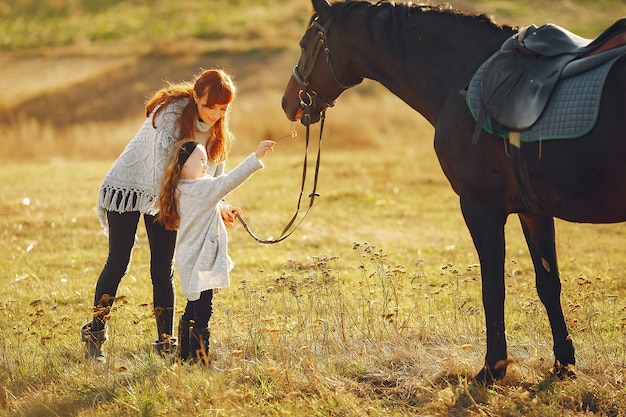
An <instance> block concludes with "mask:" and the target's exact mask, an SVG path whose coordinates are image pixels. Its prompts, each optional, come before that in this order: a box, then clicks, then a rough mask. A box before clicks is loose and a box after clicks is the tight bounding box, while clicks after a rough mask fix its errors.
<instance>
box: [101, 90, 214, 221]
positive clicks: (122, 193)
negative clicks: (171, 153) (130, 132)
mask: <svg viewBox="0 0 626 417" xmlns="http://www.w3.org/2000/svg"><path fill="white" fill-rule="evenodd" d="M187 102H188V99H186V98H183V99H179V100H175V101H173V102H172V103H170V104H169V105H168V106H167V108H165V109H164V110H163V111H161V112H160V113H159V115H158V116H157V117H156V119H155V123H154V125H155V126H156V129H155V128H154V127H153V125H152V120H153V115H154V112H153V113H152V114H151V115H150V116H149V117H147V118H146V120H145V122H144V123H143V125H142V126H141V128H140V129H139V131H138V132H137V133H136V134H135V137H134V138H133V139H132V140H131V141H130V142H129V143H128V145H127V146H126V149H124V151H123V152H122V154H121V155H120V156H119V157H118V158H117V160H116V161H115V162H114V163H113V165H112V166H111V169H110V170H109V172H108V174H107V175H106V177H105V178H104V180H103V181H102V184H101V186H100V192H99V196H98V210H97V213H98V218H99V220H100V224H101V225H102V227H103V228H104V231H105V233H108V228H109V227H108V222H107V216H106V212H107V210H108V211H116V212H118V213H125V212H130V211H139V212H140V213H143V214H150V215H155V214H156V213H157V212H158V211H159V207H158V195H159V191H160V186H161V177H162V175H163V171H164V169H165V164H166V161H167V154H168V149H169V147H170V145H171V144H172V143H174V142H175V141H176V140H178V139H180V123H179V119H180V116H181V114H182V111H183V108H184V107H185V105H186V104H187ZM209 129H210V126H208V125H206V124H204V123H202V122H198V123H197V124H196V128H195V131H194V134H195V136H196V137H195V139H196V140H197V141H199V142H200V143H205V142H206V139H207V138H208V135H209V133H210V132H209ZM209 172H210V173H211V174H212V175H220V174H222V173H223V172H224V165H223V164H218V165H211V164H209Z"/></svg>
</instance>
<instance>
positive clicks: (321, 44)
mask: <svg viewBox="0 0 626 417" xmlns="http://www.w3.org/2000/svg"><path fill="white" fill-rule="evenodd" d="M318 19H319V17H316V18H315V19H314V20H313V23H312V26H315V27H316V28H317V29H318V33H317V40H316V45H315V49H314V50H313V53H312V54H311V56H312V58H313V59H312V60H311V61H310V62H311V63H310V64H309V66H308V69H306V70H305V71H304V75H301V74H300V69H299V68H298V65H296V66H295V67H293V76H294V78H295V79H296V81H297V82H298V84H300V86H301V87H302V89H301V90H300V91H299V92H298V98H299V99H300V107H301V108H302V109H303V113H302V118H303V120H302V122H301V123H302V124H303V125H305V126H306V139H305V151H304V164H303V167H302V183H301V186H300V196H299V197H298V205H297V207H296V212H295V213H294V215H293V217H292V218H291V220H290V221H289V222H288V223H287V226H285V228H284V229H283V231H282V232H281V234H280V236H279V237H278V238H276V239H261V238H259V237H257V236H256V235H255V234H254V233H253V232H252V230H250V227H249V226H248V224H247V223H246V222H245V220H244V219H243V218H242V217H241V216H240V215H239V213H237V212H235V216H237V218H238V219H239V221H240V222H241V224H242V225H243V227H244V229H245V230H246V231H247V232H248V234H249V235H250V236H251V237H252V238H253V239H254V240H256V241H257V242H259V243H263V244H274V243H278V242H281V241H283V240H285V239H287V238H288V237H289V236H291V234H292V233H293V232H295V231H296V229H297V228H298V227H299V226H300V225H301V224H302V222H303V221H304V219H305V218H306V216H307V214H309V211H310V210H311V207H313V203H314V201H315V197H319V196H320V194H319V193H318V192H317V179H318V175H319V169H320V156H321V150H322V133H323V132H324V121H325V119H326V109H327V108H328V107H332V106H334V104H335V102H334V100H332V101H331V100H327V99H325V98H323V97H322V96H321V95H319V94H318V93H317V92H316V91H315V90H313V89H312V88H311V87H310V86H309V81H310V76H311V73H312V72H313V68H314V67H315V63H316V62H317V57H318V56H319V53H320V51H322V50H324V52H325V54H326V63H327V64H328V66H329V68H330V73H331V74H332V77H333V81H334V82H335V83H336V84H337V85H338V86H339V87H341V88H343V89H347V88H350V87H353V85H344V84H342V83H341V82H339V80H338V79H337V76H336V75H335V70H334V69H333V66H332V63H331V61H330V50H329V49H328V46H325V45H326V31H327V29H328V27H329V26H330V21H329V22H328V24H327V26H326V27H324V26H322V24H321V23H319V21H318ZM313 97H317V98H318V99H319V100H320V101H321V102H322V103H323V110H322V111H321V112H320V134H319V142H318V147H317V161H316V162H315V175H314V180H313V191H311V194H309V196H308V198H309V206H308V208H307V210H306V212H305V213H304V216H303V217H302V218H301V219H300V221H299V222H297V223H296V224H295V226H294V227H293V229H291V227H292V226H293V225H294V223H295V221H296V219H297V217H298V213H299V212H300V205H301V203H302V196H303V194H304V185H305V181H306V174H307V160H308V153H309V137H310V127H311V123H310V119H311V106H312V104H313ZM305 99H306V100H305ZM290 229H291V230H290Z"/></svg>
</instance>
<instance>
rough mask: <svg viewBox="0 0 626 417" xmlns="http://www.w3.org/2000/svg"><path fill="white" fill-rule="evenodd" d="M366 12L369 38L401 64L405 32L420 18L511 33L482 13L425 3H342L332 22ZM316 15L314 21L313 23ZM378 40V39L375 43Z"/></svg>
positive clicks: (390, 0) (365, 0)
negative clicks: (428, 16)
mask: <svg viewBox="0 0 626 417" xmlns="http://www.w3.org/2000/svg"><path fill="white" fill-rule="evenodd" d="M358 8H366V9H367V10H366V17H365V23H366V27H368V28H369V36H371V37H372V39H371V40H372V41H374V40H376V41H381V40H382V41H385V42H387V46H386V47H387V49H388V50H395V51H396V52H397V54H396V56H398V57H399V58H400V59H401V60H402V61H404V58H405V51H406V50H407V47H408V45H406V44H405V40H406V37H405V32H406V30H407V28H410V27H411V25H413V24H415V23H414V20H415V18H417V17H418V16H419V15H420V14H425V13H434V14H437V15H440V16H442V17H445V18H454V19H456V20H457V21H459V22H462V21H468V22H470V23H472V22H474V23H479V24H482V25H485V26H488V27H491V28H493V29H495V30H498V31H500V30H503V29H504V30H508V29H512V28H511V27H510V26H503V25H499V24H497V23H496V22H495V20H494V19H493V17H492V16H490V15H487V14H484V13H481V14H475V13H467V12H464V11H461V10H457V9H455V8H453V7H452V6H451V5H450V4H448V3H444V4H438V5H431V4H422V3H415V4H414V3H412V2H411V1H409V2H408V3H396V2H395V1H393V0H378V1H376V2H373V1H370V0H343V1H337V2H335V3H332V10H333V21H335V22H338V21H339V22H341V21H343V20H344V18H345V17H346V16H347V15H349V14H350V13H351V12H352V11H353V10H355V9H358ZM315 17H316V14H313V16H312V17H311V22H310V23H312V21H313V19H315ZM374 38H375V39H374Z"/></svg>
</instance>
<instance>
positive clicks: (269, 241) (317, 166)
mask: <svg viewBox="0 0 626 417" xmlns="http://www.w3.org/2000/svg"><path fill="white" fill-rule="evenodd" d="M303 104H304V106H305V117H310V115H309V114H308V111H307V110H308V108H309V106H310V104H311V102H310V101H309V103H308V104H307V103H303ZM320 116H321V118H320V137H319V141H318V146H317V160H316V162H315V175H314V177H313V190H312V191H311V194H309V207H307V209H306V211H305V212H304V215H303V216H302V218H301V219H300V221H299V222H298V223H296V225H295V227H294V228H293V229H291V230H289V229H290V228H291V226H292V225H293V224H294V222H295V221H296V219H297V218H298V214H299V212H300V205H301V203H302V195H303V194H304V185H305V182H306V172H307V162H308V154H309V138H310V129H311V128H310V126H311V123H307V124H306V137H305V149H304V164H303V166H302V184H301V186H300V196H299V197H298V206H297V207H296V212H295V213H294V215H293V217H292V218H291V220H290V221H289V223H287V226H285V228H284V229H283V231H282V232H281V234H280V236H279V237H278V238H276V239H261V238H259V237H258V236H256V235H255V234H254V233H253V232H252V230H251V229H250V226H248V223H246V221H245V220H244V219H243V217H241V215H240V214H239V213H237V212H234V214H235V216H237V218H238V219H239V221H240V222H241V224H242V225H243V228H244V229H245V230H246V232H248V234H249V235H250V236H251V237H252V238H253V239H254V240H256V241H257V242H259V243H263V244H268V245H271V244H274V243H278V242H281V241H283V240H285V239H287V238H288V237H289V236H291V234H292V233H293V232H295V231H296V229H298V227H300V225H301V224H302V222H303V221H304V219H305V218H306V216H307V214H309V211H310V210H311V207H313V203H314V201H315V197H319V196H320V194H319V193H318V192H317V178H318V175H319V170H320V157H321V150H322V132H323V131H324V120H325V119H326V111H325V110H324V111H322V112H321V113H320Z"/></svg>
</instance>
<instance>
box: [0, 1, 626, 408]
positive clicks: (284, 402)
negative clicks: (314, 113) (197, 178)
mask: <svg viewBox="0 0 626 417" xmlns="http://www.w3.org/2000/svg"><path fill="white" fill-rule="evenodd" d="M206 4H210V7H209V6H207V7H205V6H206ZM286 4H289V6H286ZM592 4H593V5H594V7H593V9H591V5H592ZM150 5H151V3H148V2H142V1H137V2H124V1H111V2H105V3H102V2H95V1H94V2H92V1H85V2H76V1H74V2H72V1H70V0H65V1H63V0H59V1H54V2H45V1H36V0H30V1H28V0H18V1H17V2H12V3H10V5H9V3H8V2H4V3H3V2H1V1H0V25H1V26H0V27H1V28H2V30H0V32H1V33H3V34H4V35H3V36H4V37H3V39H4V40H3V41H0V47H1V48H3V51H2V52H0V59H2V60H3V61H4V62H5V63H6V64H7V65H3V66H2V68H0V74H5V76H4V77H0V107H4V109H5V111H3V112H2V115H0V126H2V127H3V131H4V132H5V133H6V137H5V138H3V139H2V140H0V149H1V150H2V152H0V161H1V165H0V195H1V196H2V197H1V198H0V212H1V213H2V216H0V236H1V239H0V253H1V254H2V256H0V270H1V271H2V273H1V274H0V284H1V285H3V287H4V288H6V292H7V294H6V297H5V300H4V301H3V302H2V303H0V385H1V386H2V391H0V415H3V416H4V415H6V416H109V415H116V416H161V415H163V416H165V415H172V414H178V415H181V416H196V415H203V416H320V417H321V416H363V415H369V416H441V415H447V416H472V415H479V416H542V417H543V416H579V415H598V416H623V415H625V414H624V413H625V411H624V410H626V280H625V279H624V277H623V271H624V269H625V267H626V257H625V256H624V253H623V241H624V236H625V234H626V229H625V228H624V225H622V224H618V225H602V226H598V225H577V224H569V223H565V222H560V221H557V236H558V241H557V250H558V252H559V255H560V256H559V263H560V267H561V276H562V282H563V297H562V303H563V308H564V310H565V314H566V318H567V321H568V326H569V328H570V330H571V333H572V337H573V339H574V343H575V347H576V349H577V352H576V353H577V367H576V370H577V373H578V378H577V379H575V380H569V381H565V382H558V381H555V380H554V379H553V378H552V377H551V376H550V374H549V370H550V368H551V366H552V362H553V354H552V346H551V335H550V329H549V326H548V323H547V318H546V315H545V312H544V309H543V306H542V305H541V303H540V302H539V300H538V297H537V295H536V292H535V288H534V274H533V270H532V264H531V262H530V259H529V255H528V250H527V248H526V246H525V243H524V240H523V236H522V234H521V230H520V227H519V224H518V222H517V219H515V218H514V217H511V218H510V219H509V222H508V224H507V226H506V227H507V229H506V230H507V261H506V265H505V267H506V273H507V302H506V320H507V322H506V326H507V332H508V335H507V340H508V343H509V353H510V356H511V359H512V361H513V362H512V363H511V365H510V366H509V372H508V374H507V376H506V378H505V379H504V380H503V381H501V382H500V383H499V384H497V385H496V386H494V387H490V388H484V387H476V386H474V385H472V384H471V381H470V380H471V377H472V376H473V375H474V374H475V373H476V371H477V370H478V369H479V368H480V367H481V366H482V363H483V358H484V354H485V350H484V349H485V347H484V345H485V334H484V323H483V322H484V316H483V311H482V302H481V299H480V297H481V296H480V269H479V266H478V265H477V263H478V259H477V256H476V254H475V251H474V248H473V245H472V242H471V239H470V236H469V233H468V232H467V229H466V228H465V225H464V222H463V218H462V216H461V213H460V210H459V208H458V199H457V197H456V195H455V194H454V193H453V191H452V190H451V188H450V186H449V185H448V183H447V181H446V179H445V178H444V176H443V174H442V172H441V168H440V167H439V165H438V162H437V160H436V157H435V154H434V151H433V149H432V134H433V132H432V128H431V127H430V126H429V125H428V124H427V123H426V122H425V121H424V120H423V119H422V118H421V117H420V116H419V115H417V114H416V113H414V112H413V111H412V110H410V109H408V108H407V107H406V105H404V104H403V103H401V102H400V101H399V100H398V99H396V98H395V97H394V96H392V95H391V94H389V93H387V92H385V91H384V90H383V89H382V88H380V87H379V86H377V85H376V84H374V83H369V82H366V83H365V84H364V85H362V86H359V87H358V88H357V89H354V90H353V91H348V92H346V93H345V94H344V95H343V96H342V97H341V99H340V100H339V101H338V103H337V106H336V107H335V108H333V109H331V110H330V111H329V112H328V116H327V126H326V130H325V132H326V133H325V138H324V143H323V145H322V146H323V149H322V166H321V173H320V181H319V191H320V193H321V197H320V198H319V199H318V200H317V201H316V203H315V205H314V207H313V209H312V210H311V212H310V213H309V215H308V217H307V219H306V220H305V221H304V222H303V223H302V225H301V227H300V228H299V229H298V231H297V232H296V233H295V234H294V235H293V236H291V237H290V238H288V239H287V240H285V241H284V242H282V243H280V244H277V245H271V246H267V245H259V244H257V243H256V242H254V241H253V240H252V239H251V238H250V237H249V236H248V235H247V234H246V233H245V231H244V230H243V228H242V227H241V226H240V225H237V226H236V227H235V228H233V229H232V230H231V232H230V242H231V244H230V254H231V256H232V258H233V259H234V261H235V264H236V266H235V269H234V271H233V273H232V276H231V281H232V284H231V286H230V287H229V288H228V289H226V290H224V291H222V292H221V293H220V294H219V296H218V297H217V298H216V305H215V314H214V317H213V321H212V323H211V326H212V337H213V339H212V343H213V344H212V352H211V356H212V357H213V359H214V361H215V364H216V365H217V366H218V367H220V368H222V369H223V370H224V371H223V372H212V373H207V372H204V371H202V370H200V369H195V368H193V367H186V366H182V367H181V366H176V365H175V364H173V363H172V362H171V361H170V360H163V359H160V358H158V357H155V356H154V355H153V354H152V353H151V350H150V349H151V346H150V344H151V342H152V341H153V340H154V338H155V336H156V335H155V334H154V333H155V330H154V327H155V326H154V318H153V317H152V306H151V301H152V300H151V287H150V282H149V281H150V280H149V265H148V256H149V251H148V247H147V240H146V237H145V231H144V229H143V227H142V226H140V230H139V244H138V245H137V246H136V248H135V251H134V254H133V263H132V266H131V269H130V271H129V273H128V275H127V276H126V277H125V278H124V280H123V281H122V284H121V286H120V289H119V292H118V295H119V296H121V297H123V298H122V300H120V302H118V303H117V304H116V305H115V310H114V312H113V315H112V318H111V321H110V322H109V324H110V340H109V341H108V342H107V344H106V347H107V351H108V355H109V361H108V362H107V364H105V365H98V364H94V363H90V362H86V361H84V360H83V359H82V346H81V344H80V339H79V328H80V326H81V325H82V324H84V323H85V322H86V320H87V319H88V317H89V314H90V306H91V302H92V297H93V291H94V285H95V282H96V279H97V275H98V274H99V272H100V269H101V267H102V265H103V263H104V261H105V256H106V251H107V248H106V245H107V241H106V238H105V237H104V236H103V235H102V234H101V231H100V229H99V225H98V221H97V219H96V217H95V214H94V206H95V203H96V196H97V190H98V186H99V183H100V181H101V179H102V178H103V176H104V175H105V173H106V172H107V170H108V169H109V167H110V165H111V162H112V161H113V159H114V158H115V157H116V156H117V154H118V153H119V152H120V151H121V149H122V148H123V147H124V146H125V144H126V143H127V142H128V140H129V139H130V138H131V137H132V135H133V134H134V131H135V130H136V129H137V128H138V126H139V124H140V123H141V121H142V112H143V100H144V98H145V97H146V96H147V95H149V94H150V93H151V92H152V91H154V90H155V89H157V88H159V87H160V86H161V85H162V81H163V80H178V79H186V78H189V77H190V76H191V75H192V74H193V73H195V72H197V71H198V69H199V68H200V67H208V66H212V65H220V66H223V67H224V68H226V69H227V70H229V71H231V72H232V73H233V74H234V75H235V77H236V79H237V82H238V85H239V87H240V92H241V93H240V96H239V97H238V99H237V102H236V105H235V108H234V114H233V129H234V131H235V134H236V136H237V138H238V139H237V142H236V144H235V149H234V152H233V155H232V156H231V158H230V162H229V166H234V165H235V164H236V163H237V162H239V161H240V160H241V159H243V158H244V157H245V156H246V155H247V154H248V153H249V152H251V151H252V150H253V149H254V148H255V145H256V143H257V142H258V140H260V139H263V138H279V137H282V136H284V135H285V134H287V133H289V131H290V130H292V129H296V130H297V132H298V137H297V138H295V139H291V138H290V139H284V140H281V141H280V142H279V143H278V145H277V147H276V150H275V152H274V153H272V154H270V155H269V156H268V157H266V159H265V160H264V162H265V163H266V168H265V169H264V170H262V171H261V172H259V173H258V174H255V176H254V177H253V178H252V179H251V180H250V181H249V182H247V183H246V184H245V185H244V186H243V187H242V188H241V189H239V190H237V191H236V192H235V193H233V195H231V196H230V197H229V201H230V202H231V203H233V204H236V205H239V206H241V207H242V208H243V210H244V213H245V217H246V219H247V221H248V222H249V224H250V226H251V227H252V228H253V230H254V231H255V233H257V234H258V235H260V236H261V237H268V236H272V235H274V236H275V235H277V234H278V233H279V232H280V230H281V229H282V226H283V225H284V223H285V222H286V221H287V220H288V219H289V218H290V217H291V215H292V213H293V210H294V209H295V205H296V199H297V195H298V192H299V186H300V184H299V181H300V173H301V164H302V153H303V151H304V150H303V141H302V138H303V135H304V131H303V128H302V127H298V126H294V125H292V124H291V123H289V122H288V121H287V120H286V118H285V117H284V115H283V114H282V110H281V109H280V97H281V95H282V91H283V88H284V85H285V84H286V82H287V79H288V77H289V74H290V71H291V67H292V66H293V65H294V63H295V61H296V60H297V57H298V50H297V41H298V39H299V37H300V34H301V31H302V29H303V27H302V25H304V22H305V21H306V18H307V17H308V8H309V5H308V2H306V1H301V2H300V1H298V2H280V1H278V0H274V1H272V0H266V1H251V2H245V5H246V7H244V6H243V2H237V1H232V2H229V1H217V0H216V1H213V0H211V2H210V3H206V2H204V3H202V2H192V1H190V0H185V1H183V2H182V3H181V2H173V1H172V2H171V3H170V2H169V1H163V2H159V6H158V7H154V8H151V7H150ZM453 5H454V6H456V7H458V8H463V9H466V10H470V8H471V10H480V11H485V12H488V13H493V14H495V16H496V19H497V20H498V21H503V20H504V21H511V22H520V24H528V23H530V22H534V23H541V22H542V21H553V22H555V23H559V24H561V25H563V26H567V27H569V28H571V29H572V30H576V31H578V32H580V33H581V34H583V35H585V36H589V37H591V36H593V35H594V34H597V33H599V32H600V30H601V29H602V28H603V27H604V26H607V25H608V24H610V23H612V21H613V20H615V19H616V18H617V17H619V16H621V15H626V4H624V2H610V1H600V2H584V1H567V2H565V1H549V2H534V3H533V2H530V3H523V4H522V3H520V2H508V1H499V2H493V1H484V2H471V3H470V2H459V3H458V4H456V3H453ZM533 5H534V7H533ZM12 6H15V7H12ZM241 10H245V11H246V14H238V13H236V12H240V11H241ZM152 11H153V12H154V13H155V14H150V13H149V12H152ZM18 15H23V16H31V19H26V18H23V19H21V20H20V19H18V18H17V16H18ZM119 16H123V18H120V19H117V17H119ZM148 17H150V18H148ZM142 19H143V20H142ZM154 19H156V20H157V21H158V20H161V19H169V20H170V21H171V22H172V24H171V25H169V26H163V25H155V27H154V32H153V33H152V34H151V36H150V37H148V36H147V35H146V34H142V33H140V32H141V31H140V30H139V29H133V27H135V28H136V27H142V25H147V23H146V22H148V21H152V20H154ZM211 19H214V20H215V19H217V20H216V21H219V22H220V23H219V24H216V25H214V26H211V30H212V31H213V32H211V33H209V32H206V31H205V32H202V31H200V30H199V29H198V28H202V27H204V26H206V24H205V25H204V26H203V24H202V22H205V23H206V22H212V21H213V20H211ZM28 22H30V23H28ZM94 22H95V23H97V22H101V23H102V25H103V26H106V24H105V23H106V22H110V23H107V24H108V25H116V24H119V25H120V27H115V26H113V27H112V28H109V29H108V32H104V31H100V32H96V30H95V29H94V28H93V26H94ZM131 22H135V23H133V24H135V25H138V26H132V24H131ZM141 22H143V23H141ZM180 22H183V23H185V22H186V23H187V24H183V23H180ZM238 22H239V23H238ZM276 22H280V24H277V23H276ZM283 23H284V24H283ZM29 24H30V25H34V26H27V25H29ZM20 25H22V26H20ZM237 25H239V26H237ZM29 27H31V28H32V27H37V28H39V29H40V32H41V33H53V32H55V33H56V31H58V32H60V33H58V34H57V35H55V36H58V38H55V37H54V36H52V37H51V36H44V35H40V37H39V38H36V36H35V35H36V33H32V34H30V35H28V36H30V38H28V39H30V40H28V39H26V38H25V39H23V40H21V41H18V40H12V41H6V39H7V38H10V39H14V37H16V36H18V35H19V34H20V33H24V35H23V36H24V37H26V30H27V29H28V28H29ZM261 27H262V28H270V29H268V30H267V32H265V31H263V30H260V29H259V28H261ZM46 28H48V29H47V30H48V31H47V32H46V30H44V29H46ZM60 28H63V30H60ZM194 28H195V29H194ZM51 29H55V30H51ZM57 29H58V30H57ZM31 32H36V31H31ZM38 33H39V32H38ZM102 33H108V35H107V36H104V35H98V34H102ZM9 35H11V36H13V38H11V36H9ZM266 36H267V38H268V39H266V38H265V37H266ZM217 38H219V41H217V40H216V39H217ZM250 38H254V39H255V42H249V41H248V40H249V39H250ZM37 39H39V40H37ZM148 39H149V40H150V41H148ZM270 39H271V40H272V41H270ZM29 42H30V43H29ZM273 42H276V43H273ZM226 50H228V52H226ZM355 115H358V117H355ZM356 120H358V123H356V122H355V121H356ZM316 133H317V132H316V131H315V130H314V132H313V134H314V135H315V134H316ZM315 151H316V149H315V148H314V149H312V150H311V152H315ZM311 159H313V154H312V155H310V156H309V160H311ZM311 172H312V167H310V168H309V173H311ZM310 185H311V184H310V182H309V183H308V184H307V187H310ZM183 306H184V299H183V298H182V297H181V296H180V295H179V296H178V299H177V307H178V308H182V307H183Z"/></svg>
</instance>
